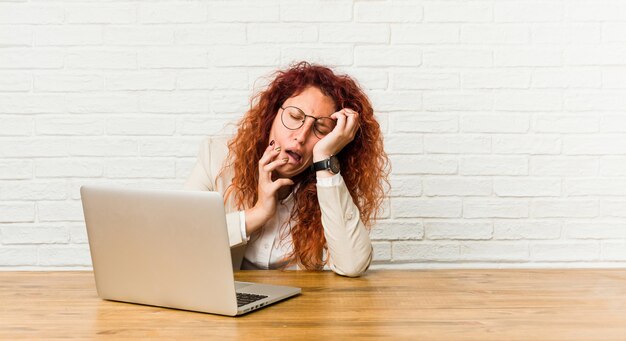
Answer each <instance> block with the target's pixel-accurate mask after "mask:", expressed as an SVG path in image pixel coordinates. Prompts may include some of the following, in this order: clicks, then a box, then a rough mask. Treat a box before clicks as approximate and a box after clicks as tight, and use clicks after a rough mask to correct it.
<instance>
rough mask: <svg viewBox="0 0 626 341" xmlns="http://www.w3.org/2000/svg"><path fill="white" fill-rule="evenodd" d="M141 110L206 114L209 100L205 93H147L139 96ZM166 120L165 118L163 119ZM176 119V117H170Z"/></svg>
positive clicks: (159, 112) (158, 112) (145, 111)
mask: <svg viewBox="0 0 626 341" xmlns="http://www.w3.org/2000/svg"><path fill="white" fill-rule="evenodd" d="M139 108H140V109H141V112H144V113H157V114H161V113H162V114H170V115H171V114H175V113H206V112H208V111H209V98H208V97H207V94H206V93H203V92H200V91H198V92H182V93H180V92H179V93H177V92H174V93H167V94H163V93H158V92H155V93H146V94H143V95H141V96H139ZM155 118H156V117H155ZM163 118H165V117H163ZM168 118H170V119H174V117H168Z"/></svg>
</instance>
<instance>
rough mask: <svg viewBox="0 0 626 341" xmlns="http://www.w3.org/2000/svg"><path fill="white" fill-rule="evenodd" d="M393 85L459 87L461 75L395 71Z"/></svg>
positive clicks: (423, 88)
mask: <svg viewBox="0 0 626 341" xmlns="http://www.w3.org/2000/svg"><path fill="white" fill-rule="evenodd" d="M391 77H392V78H391V87H392V88H393V89H398V90H404V89H408V90H430V89H458V88H459V75H458V74H456V73H431V72H410V71H405V72H394V73H392V74H391Z"/></svg>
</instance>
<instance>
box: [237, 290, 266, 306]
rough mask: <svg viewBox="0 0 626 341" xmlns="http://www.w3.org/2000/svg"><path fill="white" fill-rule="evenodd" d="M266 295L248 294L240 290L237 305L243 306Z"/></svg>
mask: <svg viewBox="0 0 626 341" xmlns="http://www.w3.org/2000/svg"><path fill="white" fill-rule="evenodd" d="M266 297H267V296H263V295H255V294H246V293H243V292H238V293H237V307H242V306H244V305H246V304H248V303H252V302H256V301H258V300H262V299H264V298H266Z"/></svg>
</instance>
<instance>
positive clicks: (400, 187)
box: [390, 175, 422, 197]
mask: <svg viewBox="0 0 626 341" xmlns="http://www.w3.org/2000/svg"><path fill="white" fill-rule="evenodd" d="M390 183H391V196H393V197H419V196H421V195H422V179H421V177H417V176H395V175H394V176H392V177H391V179H390Z"/></svg>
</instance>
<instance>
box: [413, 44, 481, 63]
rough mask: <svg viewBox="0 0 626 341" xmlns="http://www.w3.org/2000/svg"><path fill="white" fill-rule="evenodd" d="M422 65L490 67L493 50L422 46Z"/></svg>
mask: <svg viewBox="0 0 626 341" xmlns="http://www.w3.org/2000/svg"><path fill="white" fill-rule="evenodd" d="M423 64H424V67H491V66H493V52H492V51H491V50H487V49H478V48H473V49H469V48H444V47H429V48H424V62H423Z"/></svg>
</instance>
